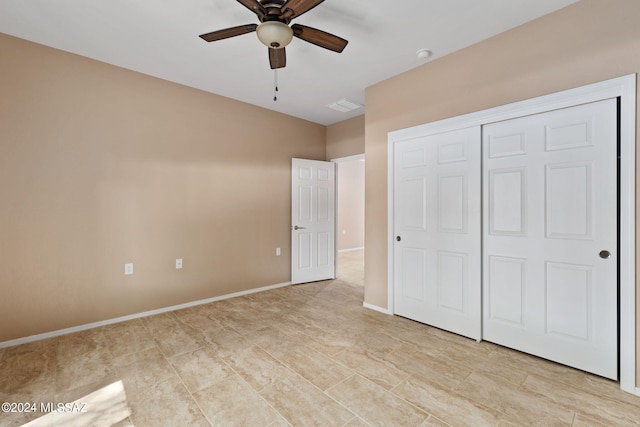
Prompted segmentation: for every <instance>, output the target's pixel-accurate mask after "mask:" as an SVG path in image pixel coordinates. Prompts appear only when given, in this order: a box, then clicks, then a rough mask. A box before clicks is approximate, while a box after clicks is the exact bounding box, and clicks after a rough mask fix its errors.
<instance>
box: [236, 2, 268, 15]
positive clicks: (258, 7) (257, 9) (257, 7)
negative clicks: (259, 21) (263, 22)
mask: <svg viewBox="0 0 640 427" xmlns="http://www.w3.org/2000/svg"><path fill="white" fill-rule="evenodd" d="M237 1H238V3H240V4H241V5H243V6H244V7H246V8H247V9H249V10H250V11H251V12H253V13H255V14H256V15H258V16H259V17H260V18H263V17H264V16H265V15H266V14H267V11H266V10H265V8H264V7H263V6H262V4H260V2H259V1H258V0H237Z"/></svg>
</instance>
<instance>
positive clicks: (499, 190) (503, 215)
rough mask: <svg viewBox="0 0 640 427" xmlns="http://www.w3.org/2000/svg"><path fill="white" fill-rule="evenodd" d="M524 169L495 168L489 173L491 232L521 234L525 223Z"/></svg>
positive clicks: (525, 194)
mask: <svg viewBox="0 0 640 427" xmlns="http://www.w3.org/2000/svg"><path fill="white" fill-rule="evenodd" d="M526 203H527V190H526V170H525V168H519V169H497V170H492V171H491V172H490V173H489V230H490V233H491V234H503V235H513V236H523V235H525V234H526V224H527V209H526Z"/></svg>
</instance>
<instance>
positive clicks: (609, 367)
mask: <svg viewBox="0 0 640 427" xmlns="http://www.w3.org/2000/svg"><path fill="white" fill-rule="evenodd" d="M482 138H483V222H484V224H483V339H485V340H487V341H491V342H495V343H497V344H501V345H504V346H507V347H510V348H514V349H517V350H520V351H524V352H526V353H529V354H533V355H536V356H540V357H543V358H546V359H550V360H553V361H556V362H559V363H562V364H565V365H569V366H573V367H576V368H579V369H582V370H584V371H588V372H592V373H595V374H598V375H601V376H603V377H607V378H610V379H614V380H615V379H617V378H618V327H617V322H618V289H617V287H618V277H617V247H618V246H617V245H618V242H617V190H616V189H617V182H616V181H617V175H616V174H617V172H616V170H617V165H616V161H617V159H616V157H617V100H615V99H609V100H605V101H599V102H596V103H590V104H585V105H581V106H576V107H571V108H567V109H561V110H556V111H551V112H547V113H541V114H537V115H532V116H526V117H522V118H517V119H511V120H507V121H503V122H498V123H493V124H489V125H486V126H484V127H483V132H482ZM601 251H608V252H609V253H610V255H609V256H608V258H607V259H603V258H601V256H600V255H599V253H600V252H601ZM603 256H605V257H606V254H605V253H604V252H603Z"/></svg>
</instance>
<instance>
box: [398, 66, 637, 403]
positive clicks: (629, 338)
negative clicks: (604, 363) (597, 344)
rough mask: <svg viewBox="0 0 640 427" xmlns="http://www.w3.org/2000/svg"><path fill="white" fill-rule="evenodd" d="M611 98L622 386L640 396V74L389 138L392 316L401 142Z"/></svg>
mask: <svg viewBox="0 0 640 427" xmlns="http://www.w3.org/2000/svg"><path fill="white" fill-rule="evenodd" d="M610 98H619V100H620V102H619V106H620V116H619V122H620V171H619V174H620V188H619V194H620V196H619V197H620V235H619V245H620V253H619V259H620V276H619V281H620V295H619V300H620V306H619V319H620V331H619V336H620V338H619V366H620V388H621V389H622V390H623V391H626V392H628V393H633V394H636V395H638V396H640V387H636V278H635V274H636V265H635V243H636V236H635V219H636V217H635V200H636V197H635V172H636V171H635V169H636V166H635V162H636V149H635V144H636V74H629V75H626V76H622V77H618V78H614V79H610V80H605V81H602V82H598V83H593V84H590V85H586V86H582V87H578V88H574V89H568V90H565V91H561V92H557V93H553V94H549V95H543V96H540V97H536V98H531V99H528V100H524V101H519V102H515V103H511V104H507V105H502V106H499V107H494V108H489V109H486V110H481V111H477V112H473V113H469V114H464V115H461V116H457V117H452V118H448V119H444V120H439V121H436V122H432V123H427V124H423V125H419V126H414V127H410V128H407V129H401V130H397V131H393V132H389V134H388V139H387V171H388V175H387V183H388V184H387V185H388V186H387V190H388V191H387V193H388V199H387V209H388V215H387V220H388V222H387V234H388V238H387V245H388V246H387V254H388V260H387V262H388V276H387V283H388V286H387V292H388V294H387V295H388V296H387V298H388V299H387V312H388V313H389V314H394V299H393V295H394V286H395V284H394V244H393V242H394V240H393V238H394V229H393V227H394V226H393V224H394V215H395V212H394V199H395V197H394V196H395V195H394V173H395V171H394V149H395V144H396V143H397V142H400V141H406V140H411V139H415V138H419V137H424V136H428V135H433V134H438V133H442V132H449V131H453V130H456V129H460V128H466V127H470V126H482V125H485V124H489V123H493V122H498V121H503V120H509V119H514V118H518V117H522V116H527V115H531V114H538V113H543V112H546V111H551V110H557V109H561V108H568V107H573V106H576V105H580V104H585V103H589V102H595V101H601V100H604V99H610Z"/></svg>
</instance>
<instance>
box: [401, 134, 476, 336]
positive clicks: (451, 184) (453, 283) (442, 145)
mask: <svg viewBox="0 0 640 427" xmlns="http://www.w3.org/2000/svg"><path fill="white" fill-rule="evenodd" d="M480 147H481V136H480V127H473V128H468V129H462V130H456V131H453V132H448V133H442V134H438V135H431V136H427V137H422V138H418V139H414V140H408V141H404V142H400V143H398V144H396V145H395V148H394V150H395V152H394V159H395V166H394V171H395V172H394V174H395V177H394V186H395V188H394V197H395V201H394V209H395V212H394V232H395V235H396V242H395V247H394V263H395V266H394V274H395V277H394V312H395V313H396V314H398V315H400V316H405V317H408V318H411V319H414V320H417V321H419V322H423V323H426V324H429V325H432V326H436V327H438V328H442V329H446V330H449V331H452V332H455V333H458V334H460V335H464V336H467V337H470V338H474V339H477V340H479V339H480V333H481V290H480V285H481V270H480V267H481V252H480V250H481V243H480V241H481V240H480V239H481V232H480V226H481V219H480V211H481V208H480V204H481V196H480V190H481V185H480V177H481V173H480V161H481V158H480Z"/></svg>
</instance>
